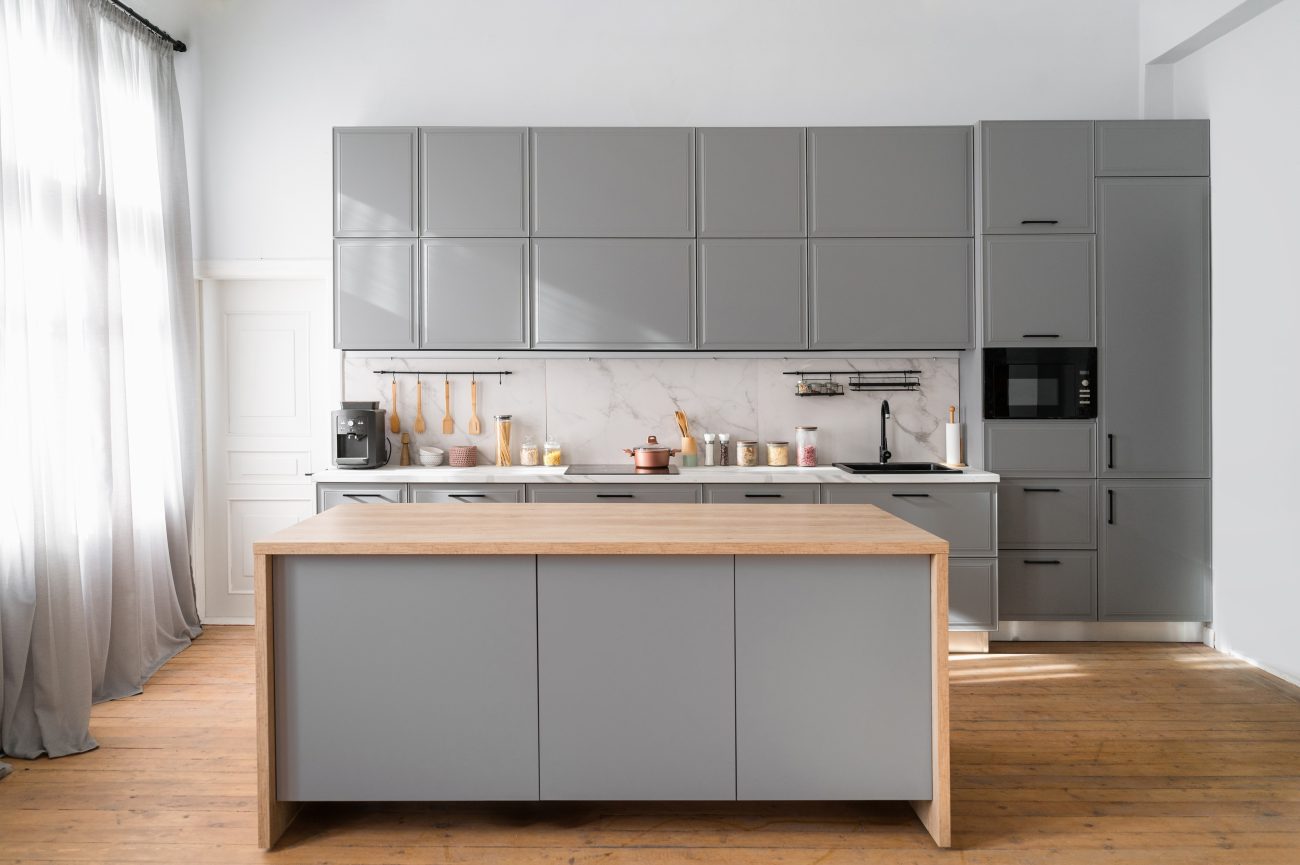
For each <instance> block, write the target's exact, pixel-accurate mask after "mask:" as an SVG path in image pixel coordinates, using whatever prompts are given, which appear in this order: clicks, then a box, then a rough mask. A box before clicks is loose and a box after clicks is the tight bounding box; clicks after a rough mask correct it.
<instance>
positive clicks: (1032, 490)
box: [1025, 487, 1061, 493]
mask: <svg viewBox="0 0 1300 865" xmlns="http://www.w3.org/2000/svg"><path fill="white" fill-rule="evenodd" d="M1060 491H1061V488H1060V487H1025V492H1027V493H1059V492H1060Z"/></svg>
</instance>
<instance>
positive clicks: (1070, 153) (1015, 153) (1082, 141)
mask: <svg viewBox="0 0 1300 865" xmlns="http://www.w3.org/2000/svg"><path fill="white" fill-rule="evenodd" d="M980 131H981V135H982V162H983V171H984V176H983V181H984V182H983V215H984V220H983V221H984V226H983V227H984V233H985V234H1091V233H1092V232H1093V226H1094V222H1093V213H1092V178H1093V164H1092V147H1093V140H1092V121H1090V120H1028V121H992V122H984V123H981V124H980Z"/></svg>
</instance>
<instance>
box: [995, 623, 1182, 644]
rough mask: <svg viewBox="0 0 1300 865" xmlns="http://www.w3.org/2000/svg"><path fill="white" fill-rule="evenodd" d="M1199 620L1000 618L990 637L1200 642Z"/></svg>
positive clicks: (1034, 640)
mask: <svg viewBox="0 0 1300 865" xmlns="http://www.w3.org/2000/svg"><path fill="white" fill-rule="evenodd" d="M1204 630H1205V626H1204V625H1203V624H1201V623H1200V622H999V623H998V629H997V630H996V631H994V632H993V633H991V634H989V639H991V640H994V641H998V642H1015V641H1018V640H1024V641H1027V642H1046V643H1050V642H1056V641H1062V642H1089V643H1091V642H1099V643H1102V642H1140V643H1199V642H1201V641H1202V639H1203V637H1204Z"/></svg>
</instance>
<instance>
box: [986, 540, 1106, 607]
mask: <svg viewBox="0 0 1300 865" xmlns="http://www.w3.org/2000/svg"><path fill="white" fill-rule="evenodd" d="M998 607H999V615H1000V616H1001V618H1002V619H1003V620H1004V621H1008V622H1033V621H1072V622H1091V621H1095V620H1096V619H1097V554H1096V553H1094V552H1092V551H1091V550H1042V551H1041V552H1040V551H1034V552H1024V551H1015V552H1003V553H1002V554H1001V555H1000V556H998Z"/></svg>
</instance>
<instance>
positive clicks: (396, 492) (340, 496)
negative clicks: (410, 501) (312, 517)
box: [316, 483, 407, 513]
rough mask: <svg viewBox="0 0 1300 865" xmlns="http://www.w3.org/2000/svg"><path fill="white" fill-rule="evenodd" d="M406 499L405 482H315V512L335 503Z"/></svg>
mask: <svg viewBox="0 0 1300 865" xmlns="http://www.w3.org/2000/svg"><path fill="white" fill-rule="evenodd" d="M406 500H407V499H406V484H383V483H380V484H367V483H356V484H349V483H339V484H316V513H321V512H322V511H328V510H329V509H330V508H332V507H334V506H336V505H352V504H356V505H382V504H396V503H399V502H404V501H406Z"/></svg>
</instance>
